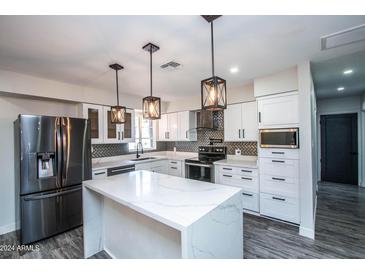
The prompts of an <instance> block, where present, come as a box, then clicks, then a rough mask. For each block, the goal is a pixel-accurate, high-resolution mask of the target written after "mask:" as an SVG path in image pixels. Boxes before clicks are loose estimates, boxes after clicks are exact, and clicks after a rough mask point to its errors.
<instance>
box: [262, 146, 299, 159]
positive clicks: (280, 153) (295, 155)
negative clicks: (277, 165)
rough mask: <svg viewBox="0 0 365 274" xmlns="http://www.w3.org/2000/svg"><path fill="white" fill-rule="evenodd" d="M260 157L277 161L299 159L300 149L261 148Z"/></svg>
mask: <svg viewBox="0 0 365 274" xmlns="http://www.w3.org/2000/svg"><path fill="white" fill-rule="evenodd" d="M259 157H264V158H277V159H299V149H280V148H260V149H259Z"/></svg>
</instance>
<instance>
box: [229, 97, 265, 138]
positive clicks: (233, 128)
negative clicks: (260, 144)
mask: <svg viewBox="0 0 365 274" xmlns="http://www.w3.org/2000/svg"><path fill="white" fill-rule="evenodd" d="M257 140H258V131H257V103H256V101H255V102H248V103H241V104H233V105H228V106H227V109H226V110H224V141H226V142H249V141H257Z"/></svg>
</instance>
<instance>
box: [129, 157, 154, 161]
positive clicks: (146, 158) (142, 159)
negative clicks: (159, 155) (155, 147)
mask: <svg viewBox="0 0 365 274" xmlns="http://www.w3.org/2000/svg"><path fill="white" fill-rule="evenodd" d="M152 159H156V157H142V158H136V159H132V160H131V161H132V162H138V161H144V160H152Z"/></svg>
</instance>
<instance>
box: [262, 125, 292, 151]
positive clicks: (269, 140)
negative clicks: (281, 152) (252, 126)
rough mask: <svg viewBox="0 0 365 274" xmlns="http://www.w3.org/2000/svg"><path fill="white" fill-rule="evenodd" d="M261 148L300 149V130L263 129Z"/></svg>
mask: <svg viewBox="0 0 365 274" xmlns="http://www.w3.org/2000/svg"><path fill="white" fill-rule="evenodd" d="M260 147H261V148H299V128H282V129H261V130H260Z"/></svg>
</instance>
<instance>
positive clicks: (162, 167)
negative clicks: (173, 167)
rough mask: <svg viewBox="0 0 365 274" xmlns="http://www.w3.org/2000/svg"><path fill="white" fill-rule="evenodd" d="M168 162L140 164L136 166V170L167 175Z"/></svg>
mask: <svg viewBox="0 0 365 274" xmlns="http://www.w3.org/2000/svg"><path fill="white" fill-rule="evenodd" d="M167 166H168V165H167V160H158V161H152V162H148V163H138V164H136V165H135V169H136V170H149V171H152V172H156V173H162V174H167V173H168V168H167Z"/></svg>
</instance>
